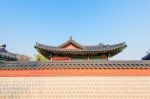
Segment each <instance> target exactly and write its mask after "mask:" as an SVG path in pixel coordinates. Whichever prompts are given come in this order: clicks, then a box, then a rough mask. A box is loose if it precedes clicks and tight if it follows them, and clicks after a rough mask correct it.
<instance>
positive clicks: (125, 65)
mask: <svg viewBox="0 0 150 99" xmlns="http://www.w3.org/2000/svg"><path fill="white" fill-rule="evenodd" d="M67 68H68V69H150V61H101V62H96V61H95V62H94V61H86V62H34V61H33V62H29V61H28V62H19V61H18V62H17V61H15V62H7V63H1V64H0V70H26V69H27V70H36V69H38V70H40V69H67Z"/></svg>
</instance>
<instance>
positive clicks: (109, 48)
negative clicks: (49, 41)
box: [35, 38, 127, 58]
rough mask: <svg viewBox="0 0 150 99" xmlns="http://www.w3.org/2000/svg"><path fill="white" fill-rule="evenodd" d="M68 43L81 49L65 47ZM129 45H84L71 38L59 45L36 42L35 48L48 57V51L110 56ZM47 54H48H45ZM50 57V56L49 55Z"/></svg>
mask: <svg viewBox="0 0 150 99" xmlns="http://www.w3.org/2000/svg"><path fill="white" fill-rule="evenodd" d="M68 44H73V45H75V46H77V47H78V48H79V49H65V48H63V47H64V46H66V45H68ZM126 47H127V45H126V44H125V42H123V43H119V44H114V45H104V44H98V45H93V46H83V45H81V44H79V43H77V42H76V41H74V40H73V39H72V38H70V39H69V40H68V41H67V42H65V43H63V44H61V45H59V46H48V45H43V44H40V43H36V45H35V48H36V49H37V51H39V52H40V53H41V54H43V55H44V56H45V57H47V56H46V55H47V54H46V53H49V54H50V53H51V54H57V55H62V54H65V55H68V56H71V55H98V54H101V53H108V54H109V57H111V56H114V55H116V54H117V53H119V52H121V51H122V50H123V49H124V48H126ZM45 54H46V55H45ZM47 58H48V57H47Z"/></svg>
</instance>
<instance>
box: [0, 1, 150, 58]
mask: <svg viewBox="0 0 150 99" xmlns="http://www.w3.org/2000/svg"><path fill="white" fill-rule="evenodd" d="M70 36H72V37H73V39H74V40H76V41H77V42H79V43H81V44H83V45H93V44H94V45H95V44H99V43H104V44H116V43H121V42H124V41H125V42H126V44H127V45H128V47H127V48H126V49H125V50H124V51H123V52H122V53H120V54H118V55H116V56H115V57H113V58H112V59H113V60H137V59H141V57H143V56H144V55H146V53H145V52H146V51H148V50H149V49H150V39H149V38H150V0H0V45H1V44H7V50H9V51H10V52H14V53H19V54H25V55H28V56H33V55H34V54H36V53H37V51H36V50H35V49H34V45H35V43H36V42H39V43H43V44H47V45H54V46H55V45H56V46H57V45H59V44H61V43H64V42H65V41H66V40H68V39H69V37H70Z"/></svg>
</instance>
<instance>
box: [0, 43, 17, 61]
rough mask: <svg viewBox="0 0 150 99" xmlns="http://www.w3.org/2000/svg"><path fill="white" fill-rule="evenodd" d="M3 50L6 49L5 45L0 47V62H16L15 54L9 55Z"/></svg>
mask: <svg viewBox="0 0 150 99" xmlns="http://www.w3.org/2000/svg"><path fill="white" fill-rule="evenodd" d="M5 48H6V45H1V46H0V60H1V61H16V60H17V54H13V53H10V52H8V51H7V50H6V49H5Z"/></svg>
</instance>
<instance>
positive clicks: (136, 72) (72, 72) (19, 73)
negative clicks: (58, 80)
mask: <svg viewBox="0 0 150 99" xmlns="http://www.w3.org/2000/svg"><path fill="white" fill-rule="evenodd" d="M50 76H150V69H43V70H0V77H50Z"/></svg>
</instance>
